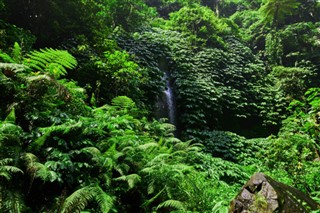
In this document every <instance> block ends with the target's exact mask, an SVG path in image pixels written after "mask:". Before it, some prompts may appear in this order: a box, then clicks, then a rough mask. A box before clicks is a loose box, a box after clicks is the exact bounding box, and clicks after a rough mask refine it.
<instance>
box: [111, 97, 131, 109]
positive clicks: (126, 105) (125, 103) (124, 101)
mask: <svg viewBox="0 0 320 213" xmlns="http://www.w3.org/2000/svg"><path fill="white" fill-rule="evenodd" d="M112 105H113V106H115V107H119V108H120V109H132V108H134V107H135V106H136V104H135V103H134V102H133V100H131V99H130V98H128V97H127V96H118V97H116V98H114V99H112Z"/></svg>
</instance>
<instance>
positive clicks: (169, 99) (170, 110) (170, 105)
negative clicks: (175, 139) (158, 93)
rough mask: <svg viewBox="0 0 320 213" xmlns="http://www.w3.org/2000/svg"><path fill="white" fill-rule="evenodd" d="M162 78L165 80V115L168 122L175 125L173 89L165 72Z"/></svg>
mask: <svg viewBox="0 0 320 213" xmlns="http://www.w3.org/2000/svg"><path fill="white" fill-rule="evenodd" d="M164 80H165V82H166V88H165V91H164V94H165V104H166V108H167V110H166V111H167V117H168V119H169V123H171V124H173V125H176V117H175V115H176V113H175V105H174V96H173V90H172V85H171V82H170V77H169V74H168V73H167V72H166V73H165V75H164Z"/></svg>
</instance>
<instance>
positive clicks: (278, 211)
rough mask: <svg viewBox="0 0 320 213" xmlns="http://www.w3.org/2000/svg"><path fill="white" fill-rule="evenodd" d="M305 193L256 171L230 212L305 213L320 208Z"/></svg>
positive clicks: (235, 200) (234, 201)
mask: <svg viewBox="0 0 320 213" xmlns="http://www.w3.org/2000/svg"><path fill="white" fill-rule="evenodd" d="M318 208H319V206H318V205H317V203H316V202H315V201H314V200H312V199H311V198H310V197H309V196H308V195H306V194H305V193H303V192H301V191H299V190H297V189H295V188H293V187H290V186H288V185H286V184H283V183H280V182H277V181H275V180H273V179H272V178H270V177H268V176H267V175H265V174H263V173H255V174H254V175H253V176H252V177H251V179H250V180H249V181H248V182H247V183H246V184H245V185H244V186H243V187H242V189H241V191H240V193H239V194H238V196H237V197H236V198H235V199H234V200H233V201H232V202H231V204H230V209H229V212H230V213H303V212H310V211H312V210H316V209H318Z"/></svg>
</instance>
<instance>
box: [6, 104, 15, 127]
mask: <svg viewBox="0 0 320 213" xmlns="http://www.w3.org/2000/svg"><path fill="white" fill-rule="evenodd" d="M4 122H8V123H15V122H16V113H15V108H14V107H12V109H11V111H10V113H9V114H8V115H7V117H6V118H5V120H4Z"/></svg>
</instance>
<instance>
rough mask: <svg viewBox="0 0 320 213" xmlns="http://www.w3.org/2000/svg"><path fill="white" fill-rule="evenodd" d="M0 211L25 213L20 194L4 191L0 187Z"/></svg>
mask: <svg viewBox="0 0 320 213" xmlns="http://www.w3.org/2000/svg"><path fill="white" fill-rule="evenodd" d="M0 201H1V202H0V210H1V212H6V213H22V212H26V205H25V203H24V199H23V197H22V193H21V192H18V191H10V190H4V189H2V188H1V187H0Z"/></svg>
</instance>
